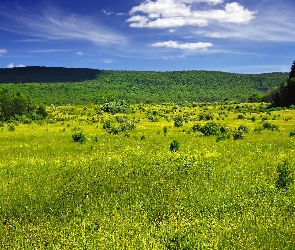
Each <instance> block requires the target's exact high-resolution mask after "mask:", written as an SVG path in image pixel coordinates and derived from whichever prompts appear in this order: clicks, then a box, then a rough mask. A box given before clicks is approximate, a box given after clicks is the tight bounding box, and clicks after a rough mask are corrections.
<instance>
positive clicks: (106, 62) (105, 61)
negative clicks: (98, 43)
mask: <svg viewBox="0 0 295 250" xmlns="http://www.w3.org/2000/svg"><path fill="white" fill-rule="evenodd" d="M113 62H114V61H113V60H112V59H104V60H103V63H105V64H110V63H113Z"/></svg>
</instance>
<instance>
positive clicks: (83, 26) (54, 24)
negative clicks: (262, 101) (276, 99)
mask: <svg viewBox="0 0 295 250" xmlns="http://www.w3.org/2000/svg"><path fill="white" fill-rule="evenodd" d="M294 13H295V1H294V0H280V1H273V0H259V1H253V0H236V1H235V0H233V1H230V0H125V1H124V0H87V1H82V0H63V1H60V0H46V1H45V0H43V1H42V0H39V1H38V0H23V1H22V0H0V68H9V67H21V66H33V65H34V66H38V65H39V66H52V67H56V66H62V67H82V68H96V69H111V70H151V71H174V70H175V71H176V70H217V71H227V72H239V73H262V72H279V71H283V72H289V71H290V67H291V65H292V62H293V60H295V27H294V24H293V23H294Z"/></svg>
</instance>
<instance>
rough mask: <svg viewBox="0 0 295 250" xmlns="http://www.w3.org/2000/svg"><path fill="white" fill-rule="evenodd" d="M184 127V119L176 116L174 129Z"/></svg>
mask: <svg viewBox="0 0 295 250" xmlns="http://www.w3.org/2000/svg"><path fill="white" fill-rule="evenodd" d="M182 125H183V119H182V117H181V116H176V117H175V118H174V127H176V128H177V127H181V126H182Z"/></svg>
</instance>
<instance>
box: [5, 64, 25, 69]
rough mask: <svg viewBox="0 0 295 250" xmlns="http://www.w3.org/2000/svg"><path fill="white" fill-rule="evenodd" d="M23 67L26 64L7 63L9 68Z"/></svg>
mask: <svg viewBox="0 0 295 250" xmlns="http://www.w3.org/2000/svg"><path fill="white" fill-rule="evenodd" d="M23 67H26V66H25V65H23V64H19V65H17V66H14V64H13V63H10V64H8V65H7V68H9V69H12V68H23Z"/></svg>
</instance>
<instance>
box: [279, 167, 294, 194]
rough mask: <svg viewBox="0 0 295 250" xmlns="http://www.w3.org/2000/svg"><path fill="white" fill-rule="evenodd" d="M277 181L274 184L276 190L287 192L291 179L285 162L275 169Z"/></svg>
mask: <svg viewBox="0 0 295 250" xmlns="http://www.w3.org/2000/svg"><path fill="white" fill-rule="evenodd" d="M277 173H278V179H277V182H276V187H277V189H284V190H287V189H288V188H289V185H290V184H291V183H292V182H293V178H292V177H291V176H290V169H289V166H288V163H287V162H284V164H283V165H278V167H277Z"/></svg>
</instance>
